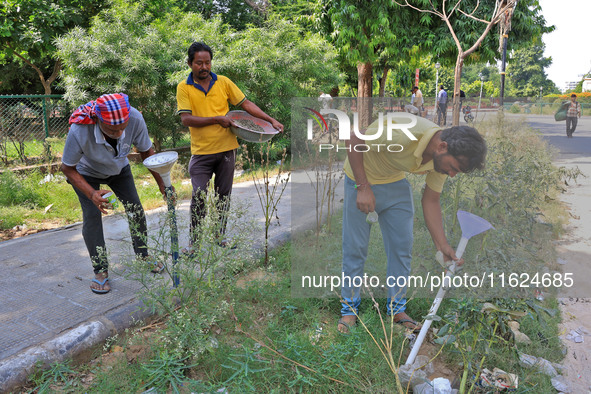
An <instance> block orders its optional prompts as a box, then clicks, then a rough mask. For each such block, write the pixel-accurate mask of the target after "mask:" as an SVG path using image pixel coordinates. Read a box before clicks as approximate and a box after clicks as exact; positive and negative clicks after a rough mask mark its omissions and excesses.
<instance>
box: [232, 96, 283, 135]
mask: <svg viewBox="0 0 591 394" xmlns="http://www.w3.org/2000/svg"><path fill="white" fill-rule="evenodd" d="M240 106H241V107H242V109H243V110H245V111H246V112H248V113H249V114H251V115H252V116H254V117H257V118H259V119H263V120H266V121H267V122H269V123H271V124H272V125H273V127H274V128H275V129H277V130H279V131H281V132H282V131H283V125H282V124H281V123H279V122H278V121H277V120H275V119H274V118H272V117H270V116H269V115H267V114H266V113H265V112H264V111H263V110H262V109H260V108H259V107H258V106H257V105H256V104H255V103H253V102H252V101H250V100H248V99H245V100H244V101H243V102H242V104H240Z"/></svg>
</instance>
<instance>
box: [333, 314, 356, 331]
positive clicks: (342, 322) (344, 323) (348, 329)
mask: <svg viewBox="0 0 591 394" xmlns="http://www.w3.org/2000/svg"><path fill="white" fill-rule="evenodd" d="M356 322H357V319H355V322H354V323H353V324H350V323H346V322H345V320H343V317H341V318H340V319H339V321H338V322H337V331H338V332H340V333H342V334H349V332H350V331H351V328H352V327H353V326H354V325H355V323H356ZM341 324H342V325H343V326H345V328H346V330H343V331H341V330H339V325H341Z"/></svg>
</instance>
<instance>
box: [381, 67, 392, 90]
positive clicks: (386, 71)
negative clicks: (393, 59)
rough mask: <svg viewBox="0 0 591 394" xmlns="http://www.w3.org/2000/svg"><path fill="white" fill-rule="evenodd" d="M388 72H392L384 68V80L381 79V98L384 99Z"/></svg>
mask: <svg viewBox="0 0 591 394" xmlns="http://www.w3.org/2000/svg"><path fill="white" fill-rule="evenodd" d="M388 71H390V69H389V68H388V67H387V66H386V67H384V72H383V74H382V78H380V97H384V95H385V92H386V78H388Z"/></svg>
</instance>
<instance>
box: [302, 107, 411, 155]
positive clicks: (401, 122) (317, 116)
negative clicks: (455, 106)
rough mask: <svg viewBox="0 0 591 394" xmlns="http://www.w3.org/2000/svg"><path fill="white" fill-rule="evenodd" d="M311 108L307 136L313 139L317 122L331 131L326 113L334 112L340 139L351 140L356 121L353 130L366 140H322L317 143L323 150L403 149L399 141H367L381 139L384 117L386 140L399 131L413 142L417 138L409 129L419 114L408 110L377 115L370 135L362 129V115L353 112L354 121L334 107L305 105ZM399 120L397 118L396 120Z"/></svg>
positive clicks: (395, 150)
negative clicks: (352, 143) (346, 142)
mask: <svg viewBox="0 0 591 394" xmlns="http://www.w3.org/2000/svg"><path fill="white" fill-rule="evenodd" d="M304 108H305V109H307V110H308V111H310V112H312V119H308V135H307V138H308V140H309V141H311V140H312V139H313V138H314V121H316V123H317V124H318V126H319V127H320V130H321V131H322V133H326V132H328V130H329V127H328V123H327V121H326V119H325V117H324V116H323V115H333V116H331V117H330V118H329V119H334V118H335V117H336V120H337V122H338V140H339V141H349V140H350V139H351V124H353V133H355V136H356V137H357V138H359V139H360V140H362V141H365V143H362V144H354V145H351V144H348V145H346V146H342V145H339V144H338V143H336V144H333V143H329V144H326V143H321V144H319V145H318V149H319V151H320V152H322V151H323V150H336V151H337V152H338V151H339V150H347V151H351V149H353V150H354V151H355V152H367V151H369V150H377V151H378V152H380V151H381V150H385V151H388V152H393V153H395V152H402V150H403V149H404V147H403V146H402V145H400V144H387V143H367V142H368V141H376V140H378V139H380V138H382V135H383V133H384V116H385V119H386V127H385V132H386V140H387V141H392V134H393V132H394V131H395V130H396V131H397V132H398V131H401V132H403V133H404V134H405V135H406V136H407V137H408V138H409V139H410V140H411V141H417V138H416V137H415V136H414V135H413V134H412V133H411V131H410V129H411V128H413V127H414V126H415V125H416V124H417V117H416V116H415V115H413V114H411V113H407V112H388V113H386V114H385V115H384V113H383V112H380V113H379V114H378V121H377V131H376V132H372V133H370V134H364V133H362V132H360V131H359V114H358V113H357V112H353V121H352V122H351V119H350V118H349V116H348V115H347V113H345V112H344V111H341V110H338V109H332V108H324V109H321V110H320V112H318V111H316V110H314V109H312V108H309V107H304ZM395 120H396V121H395Z"/></svg>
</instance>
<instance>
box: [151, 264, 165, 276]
mask: <svg viewBox="0 0 591 394" xmlns="http://www.w3.org/2000/svg"><path fill="white" fill-rule="evenodd" d="M148 264H151V265H153V266H154V268H153V269H152V270H151V271H150V272H151V273H153V274H160V273H162V272H164V268H165V267H164V264H162V266H161V267H159V266H158V262H157V261H155V262H152V263H148Z"/></svg>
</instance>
